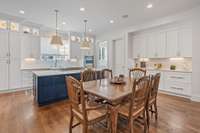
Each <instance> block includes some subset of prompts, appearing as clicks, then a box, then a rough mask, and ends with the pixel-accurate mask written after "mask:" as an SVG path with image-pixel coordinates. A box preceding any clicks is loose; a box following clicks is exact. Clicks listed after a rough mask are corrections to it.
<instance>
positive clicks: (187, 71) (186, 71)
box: [146, 68, 192, 73]
mask: <svg viewBox="0 0 200 133" xmlns="http://www.w3.org/2000/svg"><path fill="white" fill-rule="evenodd" d="M146 70H147V71H148V70H150V71H167V72H182V73H192V70H183V69H177V70H170V69H155V68H146Z"/></svg>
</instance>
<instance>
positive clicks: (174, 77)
mask: <svg viewBox="0 0 200 133" xmlns="http://www.w3.org/2000/svg"><path fill="white" fill-rule="evenodd" d="M170 78H172V79H184V77H176V76H171V77H170Z"/></svg>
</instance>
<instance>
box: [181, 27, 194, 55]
mask: <svg viewBox="0 0 200 133" xmlns="http://www.w3.org/2000/svg"><path fill="white" fill-rule="evenodd" d="M178 42H179V49H180V55H181V56H182V57H192V29H191V28H190V27H183V28H180V30H179V36H178Z"/></svg>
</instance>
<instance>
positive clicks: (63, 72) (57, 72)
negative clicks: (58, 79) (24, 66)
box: [33, 70, 81, 77]
mask: <svg viewBox="0 0 200 133" xmlns="http://www.w3.org/2000/svg"><path fill="white" fill-rule="evenodd" d="M80 72H81V70H38V71H33V74H35V75H37V76H39V77H42V76H52V75H66V74H73V73H80Z"/></svg>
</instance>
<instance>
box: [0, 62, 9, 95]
mask: <svg viewBox="0 0 200 133" xmlns="http://www.w3.org/2000/svg"><path fill="white" fill-rule="evenodd" d="M8 70H9V69H8V62H7V60H1V59H0V74H1V75H0V91H2V90H7V89H8Z"/></svg>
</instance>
